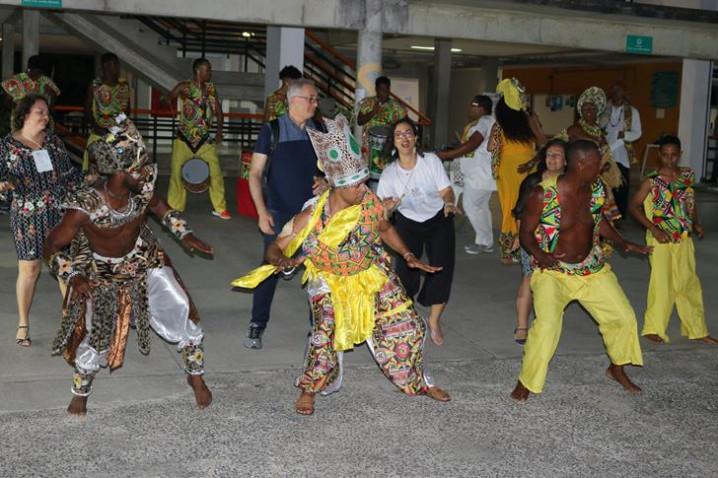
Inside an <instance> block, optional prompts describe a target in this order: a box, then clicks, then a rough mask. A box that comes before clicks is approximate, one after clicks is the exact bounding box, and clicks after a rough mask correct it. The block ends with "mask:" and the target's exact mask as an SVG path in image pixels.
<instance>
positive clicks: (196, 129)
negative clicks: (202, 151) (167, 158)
mask: <svg viewBox="0 0 718 478" xmlns="http://www.w3.org/2000/svg"><path fill="white" fill-rule="evenodd" d="M188 84H189V91H188V93H187V96H186V97H184V98H180V118H179V135H180V138H181V139H182V140H183V141H184V142H185V143H187V146H189V147H190V149H192V151H195V152H196V151H198V150H199V148H200V146H201V145H202V143H204V142H205V141H206V140H207V138H208V136H209V128H210V127H211V126H212V117H213V116H214V115H215V114H216V111H214V105H215V101H216V100H217V90H216V88H215V87H214V84H213V83H205V85H204V89H203V88H202V87H200V86H199V85H198V84H197V83H195V82H194V81H189V82H188Z"/></svg>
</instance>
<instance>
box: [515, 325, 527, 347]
mask: <svg viewBox="0 0 718 478" xmlns="http://www.w3.org/2000/svg"><path fill="white" fill-rule="evenodd" d="M528 329H529V328H528V327H516V328H515V329H514V341H516V343H517V344H519V345H523V344H525V343H526V337H524V338H523V339H517V338H516V332H518V331H519V330H528Z"/></svg>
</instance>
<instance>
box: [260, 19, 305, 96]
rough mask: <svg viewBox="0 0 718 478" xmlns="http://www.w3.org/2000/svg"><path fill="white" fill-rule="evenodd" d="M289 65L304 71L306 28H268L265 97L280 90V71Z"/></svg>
mask: <svg viewBox="0 0 718 478" xmlns="http://www.w3.org/2000/svg"><path fill="white" fill-rule="evenodd" d="M287 65H294V66H295V67H296V68H298V69H299V71H303V70H304V28H286V27H273V26H268V27H267V56H266V60H265V65H264V96H269V95H271V94H272V93H273V92H274V90H276V89H277V88H279V84H280V83H279V71H280V70H281V69H282V68H284V67H285V66H287Z"/></svg>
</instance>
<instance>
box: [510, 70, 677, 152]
mask: <svg viewBox="0 0 718 478" xmlns="http://www.w3.org/2000/svg"><path fill="white" fill-rule="evenodd" d="M658 71H677V72H678V73H679V74H680V72H681V63H680V62H661V63H634V64H627V65H614V66H610V67H605V68H602V67H560V68H549V67H535V68H534V67H523V68H509V67H507V68H504V69H503V77H504V78H509V77H512V76H513V77H516V78H518V79H519V81H521V83H523V84H524V86H526V90H527V91H528V93H529V94H541V93H544V94H557V95H558V94H562V95H576V98H578V95H580V94H581V92H583V90H585V89H586V88H588V87H590V86H594V85H595V86H600V87H601V88H603V89H605V90H607V89H608V88H609V87H610V86H611V83H613V82H614V81H615V80H617V79H621V80H623V82H624V83H625V84H626V89H627V90H628V94H629V97H630V98H631V104H632V105H633V106H635V107H636V108H637V109H638V111H639V113H640V114H641V126H642V129H643V136H642V137H641V139H640V140H639V141H637V144H636V149H635V151H636V153H637V154H638V155H639V160H640V159H641V158H642V157H643V148H644V146H645V145H646V144H648V143H651V142H653V141H655V140H656V139H657V138H658V137H659V136H660V135H661V134H662V133H672V134H677V133H678V109H679V108H678V106H679V104H680V98H678V99H677V100H676V106H675V107H673V108H665V109H664V110H663V111H664V117H663V118H662V119H659V118H656V108H654V107H653V106H651V81H652V80H653V74H654V73H655V72H658ZM679 91H680V86H679ZM566 126H568V125H566Z"/></svg>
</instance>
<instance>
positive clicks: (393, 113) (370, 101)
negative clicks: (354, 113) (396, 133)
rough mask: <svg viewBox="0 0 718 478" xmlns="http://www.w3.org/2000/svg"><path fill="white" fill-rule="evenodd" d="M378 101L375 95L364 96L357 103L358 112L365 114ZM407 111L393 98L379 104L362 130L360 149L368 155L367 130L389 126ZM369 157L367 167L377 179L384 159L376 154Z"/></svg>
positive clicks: (405, 114) (403, 116) (382, 167)
mask: <svg viewBox="0 0 718 478" xmlns="http://www.w3.org/2000/svg"><path fill="white" fill-rule="evenodd" d="M378 101H379V98H378V97H376V96H370V97H369V98H364V99H363V100H361V102H360V103H359V113H360V114H366V113H369V112H370V111H372V110H373V109H374V105H376V103H377V102H378ZM407 115H408V114H407V111H406V108H404V106H402V104H401V103H399V102H398V101H397V100H395V99H394V98H389V99H388V100H387V102H386V103H384V104H382V105H381V110H380V111H379V113H377V114H375V115H374V116H373V117H372V118H371V119H370V120H369V121H367V123H366V124H364V128H363V130H362V151H363V152H364V153H365V154H367V155H369V154H370V151H369V131H370V130H371V129H372V128H375V127H378V126H391V125H392V124H393V123H394V122H396V121H399V120H400V119H402V118H405V117H406V116H407ZM368 158H369V169H370V170H371V172H372V177H373V178H374V179H378V178H379V175H380V174H381V172H382V171H383V170H384V161H383V160H382V159H381V158H380V157H378V156H377V155H370V156H368Z"/></svg>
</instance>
